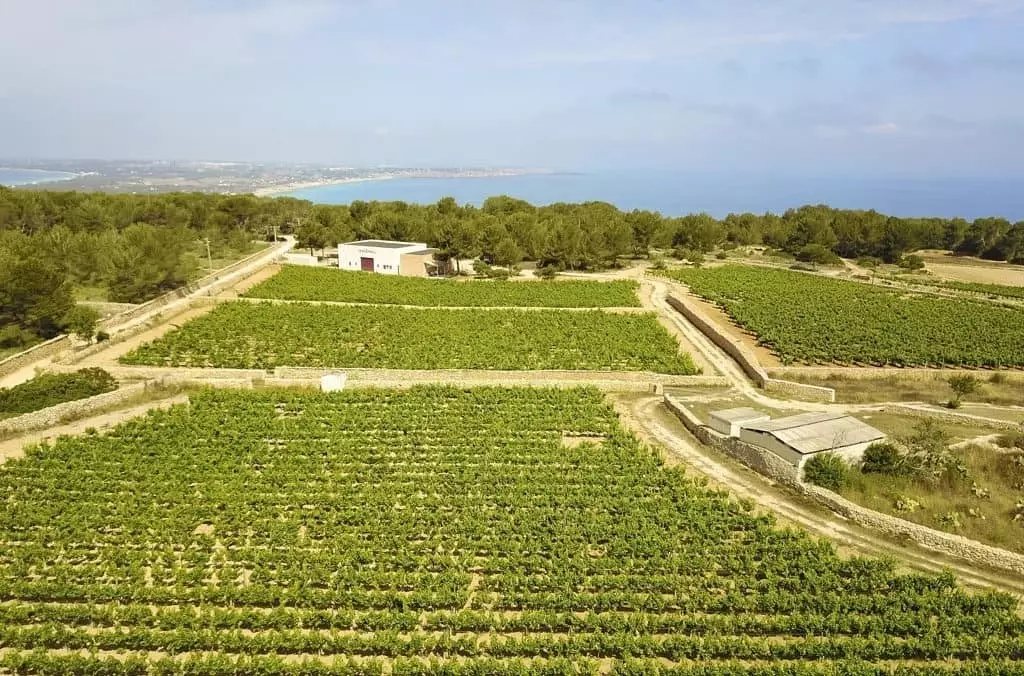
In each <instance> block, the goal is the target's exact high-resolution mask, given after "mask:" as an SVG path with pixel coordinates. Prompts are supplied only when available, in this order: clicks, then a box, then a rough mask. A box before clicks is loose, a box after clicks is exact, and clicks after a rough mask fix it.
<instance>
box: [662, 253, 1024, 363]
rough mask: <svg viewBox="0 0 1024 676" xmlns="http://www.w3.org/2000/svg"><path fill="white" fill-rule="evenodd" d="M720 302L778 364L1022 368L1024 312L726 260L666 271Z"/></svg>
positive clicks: (696, 290) (695, 290) (672, 276)
mask: <svg viewBox="0 0 1024 676" xmlns="http://www.w3.org/2000/svg"><path fill="white" fill-rule="evenodd" d="M663 274H666V275H667V276H669V277H671V278H673V279H677V280H679V281H682V282H684V283H685V284H686V285H687V286H689V287H690V289H691V290H692V291H693V292H694V293H696V294H697V295H699V296H702V297H704V298H707V299H708V300H710V301H713V302H715V303H717V304H719V305H721V306H722V308H723V309H724V310H725V311H726V312H727V313H728V314H729V315H730V317H732V318H733V320H734V321H735V322H736V323H737V324H739V325H740V326H741V327H743V328H745V329H747V330H749V331H750V332H751V333H753V334H755V335H756V336H757V338H758V342H760V343H761V344H763V345H766V346H768V347H770V348H771V349H772V350H774V351H775V352H776V353H777V354H778V355H779V358H780V359H781V360H782V361H783V362H784V363H792V362H804V363H810V364H819V363H844V364H849V363H863V364H878V365H882V364H892V365H897V366H918V365H925V366H940V365H947V366H969V367H1024V330H1022V329H1021V327H1024V310H1021V309H1016V308H1006V307H999V306H996V305H992V304H989V303H984V302H974V301H970V300H954V299H946V298H935V297H929V296H912V295H907V296H903V295H900V294H899V293H898V292H894V291H890V290H887V289H881V288H877V287H872V286H868V285H865V284H858V283H856V282H847V281H842V280H835V279H828V278H826V277H821V276H818V275H810V274H803V273H798V272H791V271H788V270H773V269H768V268H754V267H744V266H736V265H729V266H723V267H718V268H710V269H685V270H675V271H672V272H669V273H663Z"/></svg>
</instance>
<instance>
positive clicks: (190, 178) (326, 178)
mask: <svg viewBox="0 0 1024 676" xmlns="http://www.w3.org/2000/svg"><path fill="white" fill-rule="evenodd" d="M0 167H12V168H14V167H16V168H18V169H29V170H38V171H52V172H66V173H69V174H74V176H73V177H69V178H65V179H62V180H59V181H40V182H38V183H31V184H26V185H19V186H18V187H19V188H24V189H37V190H82V191H102V192H114V193H165V192H180V191H199V192H214V193H225V194H241V193H255V194H257V195H274V194H282V193H287V192H291V191H293V190H300V189H303V188H311V187H316V186H321V185H331V184H336V183H350V182H356V181H372V180H384V179H392V178H466V177H483V176H515V175H522V174H540V173H551V172H550V171H549V170H546V169H513V168H490V167H473V168H461V167H434V168H422V167H417V168H414V167H344V166H319V165H313V164H286V163H252V162H204V161H167V160H155V161H138V160H45V161H43V160H25V159H0ZM2 183H3V181H0V184H2Z"/></svg>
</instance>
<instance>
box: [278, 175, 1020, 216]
mask: <svg viewBox="0 0 1024 676" xmlns="http://www.w3.org/2000/svg"><path fill="white" fill-rule="evenodd" d="M289 195H290V196H293V197H299V198H302V199H307V200H310V201H313V202H320V203H323V204H347V203H349V202H351V201H353V200H367V201H369V200H403V201H406V202H414V203H423V204H425V203H431V202H436V201H437V200H439V199H440V198H442V197H446V196H450V197H454V198H455V199H456V200H457V201H458V202H459V203H469V204H475V205H480V204H481V203H482V202H483V201H484V200H485V199H486V198H487V197H490V196H492V195H510V196H512V197H518V198H520V199H524V200H526V201H528V202H531V203H533V204H536V205H544V204H551V203H554V202H586V201H589V200H599V201H604V202H610V203H612V204H614V205H616V206H617V207H619V208H620V209H625V210H631V209H650V210H652V211H660V212H661V213H663V214H666V215H670V216H678V215H683V214H688V213H695V212H701V211H706V212H708V213H710V214H712V215H713V216H716V217H719V218H721V217H724V216H725V215H727V214H729V213H742V212H747V211H749V212H754V213H763V212H765V211H771V212H775V213H782V212H783V211H785V210H786V209H789V208H791V207H797V206H800V205H803V204H828V205H830V206H833V207H836V208H846V209H875V210H876V211H880V212H882V213H884V214H888V215H891V216H944V217H952V216H961V217H963V218H969V219H971V218H978V217H982V216H1003V217H1005V218H1008V219H1010V220H1014V221H1016V220H1021V219H1024V179H963V178H955V179H954V178H950V179H907V178H885V179H882V178H878V179H864V178H855V179H851V178H780V177H751V176H727V177H713V176H695V175H693V174H685V175H684V174H679V173H673V172H644V173H556V174H529V175H523V176H491V177H480V178H400V179H388V180H375V181H362V182H359V183H344V184H338V185H329V186H322V187H317V188H307V189H303V190H297V191H295V192H292V193H289Z"/></svg>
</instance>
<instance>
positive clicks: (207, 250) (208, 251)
mask: <svg viewBox="0 0 1024 676" xmlns="http://www.w3.org/2000/svg"><path fill="white" fill-rule="evenodd" d="M203 241H204V242H206V262H207V263H209V265H210V274H213V256H212V255H211V254H210V238H209V237H207V238H206V239H204V240H203Z"/></svg>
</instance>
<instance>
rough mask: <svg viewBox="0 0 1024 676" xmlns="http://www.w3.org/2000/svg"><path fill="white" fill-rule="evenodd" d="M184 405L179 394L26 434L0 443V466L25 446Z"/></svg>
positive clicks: (185, 400)
mask: <svg viewBox="0 0 1024 676" xmlns="http://www.w3.org/2000/svg"><path fill="white" fill-rule="evenodd" d="M185 403H188V395H187V394H179V395H176V396H173V397H169V398H167V399H159V400H157V401H149V402H146V403H145V404H139V405H138V406H132V407H130V408H125V409H120V410H117V411H110V412H109V413H102V414H100V415H97V416H93V417H91V418H83V419H81V420H76V421H75V422H72V423H68V424H67V425H61V426H59V427H51V428H49V429H45V430H39V431H36V432H29V433H28V434H25V435H22V436H20V437H15V438H13V439H7V440H5V441H0V464H3V463H4V462H6V461H7V460H9V459H12V458H20V457H23V456H24V455H25V447H26V446H30V445H32V444H37V443H39V442H40V441H44V440H45V441H52V440H54V439H56V438H57V437H59V436H61V435H62V434H67V435H72V434H82V433H83V432H85V430H87V429H88V428H90V427H94V428H96V429H97V430H101V431H102V430H109V429H110V428H112V427H114V426H116V425H119V424H121V423H123V422H124V421H125V420H129V419H131V418H136V417H138V416H141V415H145V413H146V412H147V411H149V410H151V409H158V408H170V407H171V406H173V405H174V404H185Z"/></svg>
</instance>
